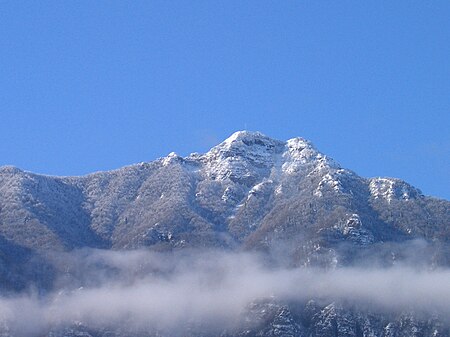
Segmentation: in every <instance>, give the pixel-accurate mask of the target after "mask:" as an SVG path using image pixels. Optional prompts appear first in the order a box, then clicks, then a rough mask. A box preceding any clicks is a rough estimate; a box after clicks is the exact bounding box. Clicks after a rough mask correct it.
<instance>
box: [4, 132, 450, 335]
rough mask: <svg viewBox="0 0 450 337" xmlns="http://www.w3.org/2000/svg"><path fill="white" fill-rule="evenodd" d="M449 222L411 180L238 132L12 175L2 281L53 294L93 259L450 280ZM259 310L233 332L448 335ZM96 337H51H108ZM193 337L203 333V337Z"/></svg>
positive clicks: (389, 320)
mask: <svg viewBox="0 0 450 337" xmlns="http://www.w3.org/2000/svg"><path fill="white" fill-rule="evenodd" d="M449 224H450V202H449V201H446V200H440V199H437V198H432V197H428V196H424V195H423V194H422V193H421V191H420V190H419V189H417V188H415V187H413V186H411V185H409V184H408V183H406V182H404V181H402V180H400V179H396V178H379V177H377V178H364V177H360V176H358V175H357V174H356V173H354V172H352V171H350V170H348V169H345V168H342V167H341V166H340V165H339V164H338V163H336V162H335V161H334V160H332V159H331V158H329V157H328V156H326V155H324V154H322V153H321V152H319V151H318V150H317V149H316V148H315V147H314V146H313V144H312V143H311V142H309V141H307V140H305V139H303V138H294V139H290V140H288V141H286V142H284V141H279V140H275V139H271V138H269V137H267V136H265V135H263V134H261V133H259V132H248V131H239V132H236V133H234V134H233V135H231V136H230V137H229V138H228V139H226V140H225V141H224V142H222V143H220V144H219V145H217V146H215V147H213V148H212V149H211V150H210V151H209V152H207V153H205V154H198V153H193V154H191V155H189V156H187V157H184V158H183V157H180V156H178V155H177V154H175V153H171V154H169V155H168V156H167V157H164V158H160V159H157V160H155V161H152V162H149V163H140V164H136V165H131V166H127V167H124V168H121V169H118V170H114V171H108V172H97V173H93V174H90V175H87V176H82V177H52V176H44V175H38V174H34V173H30V172H25V171H22V170H20V169H18V168H15V167H10V166H6V167H1V168H0V282H1V288H2V289H3V292H4V293H5V294H6V293H8V294H14V293H17V292H21V291H23V290H25V289H29V287H30V286H33V287H36V288H37V289H39V291H41V292H44V293H45V292H50V291H52V290H54V289H55V287H56V285H57V283H58V280H59V278H60V275H61V270H62V269H64V268H63V267H61V265H58V263H55V259H54V258H52V256H55V255H58V254H65V253H67V252H71V251H77V250H79V249H86V248H90V249H101V250H108V251H109V250H112V251H123V250H133V249H139V248H143V247H145V249H150V250H152V251H155V252H160V253H164V252H172V251H178V250H181V251H183V250H186V251H187V250H191V249H199V248H202V249H210V248H214V249H219V250H224V251H232V252H236V251H247V252H248V251H251V252H258V253H261V254H265V255H266V256H269V257H270V259H272V260H277V261H278V260H279V257H280V256H281V255H282V256H283V259H284V261H285V262H284V263H286V264H287V265H288V266H289V267H290V268H306V267H320V268H325V269H334V268H340V267H346V266H354V265H357V264H361V263H363V264H373V265H375V264H377V265H378V264H382V265H383V266H392V265H395V264H396V263H399V261H411V260H412V261H414V263H415V264H421V265H423V266H425V267H426V268H431V269H435V268H447V267H449V266H450V252H449V242H450V240H449V239H450V227H449ZM274 263H275V262H274ZM277 263H278V262H277ZM256 300H257V299H255V301H256ZM261 312H264V313H265V314H264V315H262V316H261V315H259V318H258V319H256V320H257V321H258V320H259V321H260V322H263V323H261V324H260V328H258V329H259V330H258V329H256V328H251V329H250V328H248V329H247V330H245V329H243V330H240V331H234V332H230V331H227V332H222V333H223V334H232V335H236V336H237V335H239V336H240V335H246V336H287V335H292V336H318V337H319V336H413V335H414V336H444V335H445V334H446V333H448V331H449V330H448V327H446V325H445V322H444V323H443V322H442V321H441V320H439V319H437V318H436V319H434V320H433V319H432V318H430V317H427V318H426V319H422V320H421V318H418V317H416V316H414V314H408V313H405V312H402V313H399V314H398V315H397V316H395V317H393V316H389V315H386V316H383V315H381V316H380V315H378V316H377V315H376V314H371V313H369V312H367V311H364V310H362V309H361V310H360V309H355V308H353V307H351V308H350V307H346V306H345V305H342V304H340V303H334V302H333V303H321V304H318V303H317V302H314V301H313V299H311V301H307V302H305V303H302V304H298V303H296V304H295V305H293V304H289V303H279V302H277V301H276V300H273V299H272V300H264V301H261V302H254V303H253V304H250V307H249V311H248V315H253V316H255V315H256V316H258V315H257V314H256V313H261ZM253 316H252V317H253ZM263 316H264V317H263ZM261 317H262V318H261ZM249 320H250V321H254V320H255V318H252V319H249ZM259 321H258V322H259ZM414 322H416V323H414ZM417 322H419V323H417ZM341 326H342V327H343V326H345V329H347V330H348V331H347V330H345V331H347V332H345V333H344V332H342V331H344V330H342V329H344V328H342V329H341V328H340V327H341ZM77 329H78V330H79V331H78V330H77ZM86 329H87V328H86ZM86 329H85V327H84V326H83V325H81V326H79V327H78V328H76V329H75V328H73V327H72V328H70V329H69V330H58V331H59V332H55V331H53V332H52V333H53V335H55V334H56V335H58V333H62V335H64V333H67V334H69V335H70V334H71V333H72V334H75V333H80V334H81V333H82V332H80V331H84V332H83V333H86V334H88V333H91V334H93V335H98V336H100V335H101V336H103V335H102V334H101V333H100V332H98V331H96V332H92V331H90V332H86V331H89V330H86ZM255 329H256V330H255ZM389 329H391V330H392V331H391V330H389ZM411 329H412V330H411ZM414 329H415V330H414ZM446 329H447V330H446ZM369 330H370V331H372V332H370V331H369ZM413 330H414V331H416V330H417V331H419V332H416V334H413V333H412V332H411V331H413ZM61 331H63V332H61ZM64 331H66V332H64ZM67 331H72V332H70V333H69V332H67ZM76 331H78V332H76ZM243 331H247V332H248V333H247V332H246V333H244V332H243ZM350 331H352V332H350ZM389 331H391V332H389ZM408 331H409V332H408ZM122 335H124V332H123V331H122ZM131 335H132V334H131ZM193 335H195V336H200V335H202V332H201V329H200V330H199V331H197V332H196V333H193ZM86 336H87V335H86Z"/></svg>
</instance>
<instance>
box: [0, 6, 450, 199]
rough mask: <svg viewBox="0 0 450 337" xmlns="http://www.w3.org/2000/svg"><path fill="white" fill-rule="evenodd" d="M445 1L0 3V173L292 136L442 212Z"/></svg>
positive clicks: (449, 27) (448, 109) (94, 164)
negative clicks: (244, 138) (418, 195)
mask: <svg viewBox="0 0 450 337" xmlns="http://www.w3.org/2000/svg"><path fill="white" fill-rule="evenodd" d="M449 17H450V2H448V1H370V2H369V1H335V2H331V1H231V0H227V1H166V0H164V1H133V2H131V1H122V2H119V1H106V0H105V1H28V2H25V1H1V2H0V48H1V49H0V50H1V56H0V165H6V164H8V165H9V164H11V165H15V166H18V167H20V168H22V169H26V170H30V171H34V172H39V173H45V174H55V175H81V174H86V173H89V172H92V171H97V170H108V169H113V168H117V167H120V166H123V165H127V164H131V163H135V162H141V161H150V160H153V159H156V158H157V157H161V156H165V155H167V154H168V153H169V152H171V151H175V152H177V153H179V154H181V155H187V154H188V153H190V152H195V151H197V152H204V151H206V150H207V149H208V148H210V147H211V146H213V145H215V144H216V143H218V142H219V141H221V140H223V139H224V138H226V137H227V136H229V135H230V134H231V133H232V132H234V131H236V130H241V129H249V130H259V131H261V132H263V133H265V134H267V135H269V136H272V137H274V138H278V139H288V138H292V137H295V136H302V137H305V138H307V139H310V140H311V141H312V142H313V143H314V144H315V145H316V146H317V147H318V148H319V149H320V150H321V151H322V152H324V153H326V154H328V155H329V156H331V157H333V158H334V159H336V160H337V161H338V162H340V163H341V164H342V165H343V166H344V167H347V168H350V169H352V170H354V171H356V172H357V173H359V174H360V175H363V176H394V177H400V178H402V179H405V180H406V181H408V182H410V183H412V184H413V185H415V186H417V187H419V188H420V189H422V191H423V192H424V193H425V194H429V195H434V196H439V197H444V198H446V199H450V189H449V187H450V133H449V129H450V20H449Z"/></svg>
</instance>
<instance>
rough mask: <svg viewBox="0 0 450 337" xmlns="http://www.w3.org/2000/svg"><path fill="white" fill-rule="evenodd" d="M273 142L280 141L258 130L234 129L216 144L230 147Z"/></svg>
mask: <svg viewBox="0 0 450 337" xmlns="http://www.w3.org/2000/svg"><path fill="white" fill-rule="evenodd" d="M274 143H281V141H278V140H275V139H272V138H270V137H268V136H266V135H265V134H263V133H261V132H259V131H247V130H243V131H236V132H235V133H233V134H232V135H231V136H230V137H228V138H227V139H225V140H224V141H223V142H222V143H221V144H219V145H218V146H221V147H225V148H228V149H230V148H232V147H235V146H242V145H247V146H251V145H266V144H274Z"/></svg>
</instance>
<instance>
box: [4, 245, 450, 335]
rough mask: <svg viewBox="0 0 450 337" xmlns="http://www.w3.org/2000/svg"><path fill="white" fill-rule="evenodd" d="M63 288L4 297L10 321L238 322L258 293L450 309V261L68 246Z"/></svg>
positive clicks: (34, 328) (25, 331)
mask: <svg viewBox="0 0 450 337" xmlns="http://www.w3.org/2000/svg"><path fill="white" fill-rule="evenodd" d="M56 263H60V264H66V266H67V267H66V270H65V272H64V273H63V274H62V276H61V278H60V280H59V282H58V283H57V284H58V288H59V289H58V290H56V291H55V292H53V293H50V294H46V295H44V296H42V295H40V296H38V295H32V294H31V295H30V294H23V295H22V296H16V297H12V298H11V297H10V298H2V299H0V327H1V325H2V324H3V325H7V326H9V328H10V329H11V330H12V331H15V332H16V333H17V334H18V335H24V336H31V335H34V334H37V333H39V332H41V331H45V330H46V329H48V327H49V326H58V325H66V324H72V323H74V322H83V323H85V324H87V325H91V326H94V327H101V326H106V325H114V324H117V325H120V324H125V323H124V322H126V324H127V325H132V326H136V327H137V328H146V327H153V328H158V329H170V328H174V327H182V326H184V325H185V324H188V323H189V322H196V321H201V322H208V324H210V325H211V326H213V325H215V326H227V325H229V326H232V325H233V324H235V322H237V321H238V318H239V316H240V314H242V312H243V311H244V310H245V308H246V306H247V305H248V304H249V303H250V302H252V301H254V300H257V299H263V298H268V297H272V296H273V297H275V298H276V299H279V300H281V301H307V300H309V299H316V300H318V301H323V303H330V302H332V301H345V302H347V303H352V304H356V305H364V306H367V308H369V309H370V310H383V311H386V310H387V311H399V310H405V309H406V310H408V309H411V308H414V310H417V311H424V312H436V313H439V314H441V315H443V316H444V317H450V306H449V305H448V303H450V270H448V269H436V270H433V271H429V270H418V269H415V268H412V267H408V266H396V267H390V268H374V267H371V268H363V267H351V268H338V269H334V270H328V271H326V270H323V269H315V268H287V267H274V266H273V265H272V266H269V265H268V263H266V260H265V259H264V257H262V256H260V255H256V254H250V253H225V252H219V251H196V252H188V253H186V252H182V253H181V252H179V253H166V254H164V253H154V252H153V253H152V252H148V251H144V250H137V251H131V252H130V251H128V252H113V251H98V250H84V251H78V252H74V253H72V254H67V255H65V256H63V257H61V258H60V259H59V260H58V261H56Z"/></svg>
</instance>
